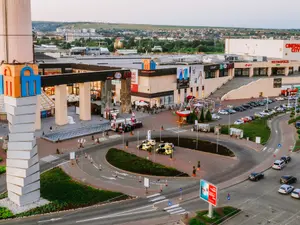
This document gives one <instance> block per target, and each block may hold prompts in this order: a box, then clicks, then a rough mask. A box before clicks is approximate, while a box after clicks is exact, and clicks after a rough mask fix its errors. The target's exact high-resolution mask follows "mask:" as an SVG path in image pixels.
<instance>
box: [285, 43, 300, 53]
mask: <svg viewBox="0 0 300 225" xmlns="http://www.w3.org/2000/svg"><path fill="white" fill-rule="evenodd" d="M285 48H288V49H291V52H300V44H286V45H285Z"/></svg>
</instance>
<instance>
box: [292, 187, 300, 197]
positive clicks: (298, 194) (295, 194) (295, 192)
mask: <svg viewBox="0 0 300 225" xmlns="http://www.w3.org/2000/svg"><path fill="white" fill-rule="evenodd" d="M291 197H293V198H297V199H300V189H298V188H296V189H294V190H293V192H292V194H291Z"/></svg>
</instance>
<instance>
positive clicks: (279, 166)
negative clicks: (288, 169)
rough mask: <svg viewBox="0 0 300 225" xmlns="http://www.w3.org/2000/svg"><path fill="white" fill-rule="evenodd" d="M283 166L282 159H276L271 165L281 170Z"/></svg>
mask: <svg viewBox="0 0 300 225" xmlns="http://www.w3.org/2000/svg"><path fill="white" fill-rule="evenodd" d="M283 167H285V162H284V161H283V160H276V161H275V162H274V163H273V166H272V168H273V169H275V170H281V169H282V168H283Z"/></svg>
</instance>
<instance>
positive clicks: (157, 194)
mask: <svg viewBox="0 0 300 225" xmlns="http://www.w3.org/2000/svg"><path fill="white" fill-rule="evenodd" d="M159 195H160V193H156V194H153V195H149V196H147V198H153V197H156V196H159Z"/></svg>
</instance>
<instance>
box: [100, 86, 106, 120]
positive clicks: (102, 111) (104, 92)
mask: <svg viewBox="0 0 300 225" xmlns="http://www.w3.org/2000/svg"><path fill="white" fill-rule="evenodd" d="M100 82H101V83H100V86H101V114H102V115H103V116H104V112H105V106H106V89H105V81H100Z"/></svg>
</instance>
